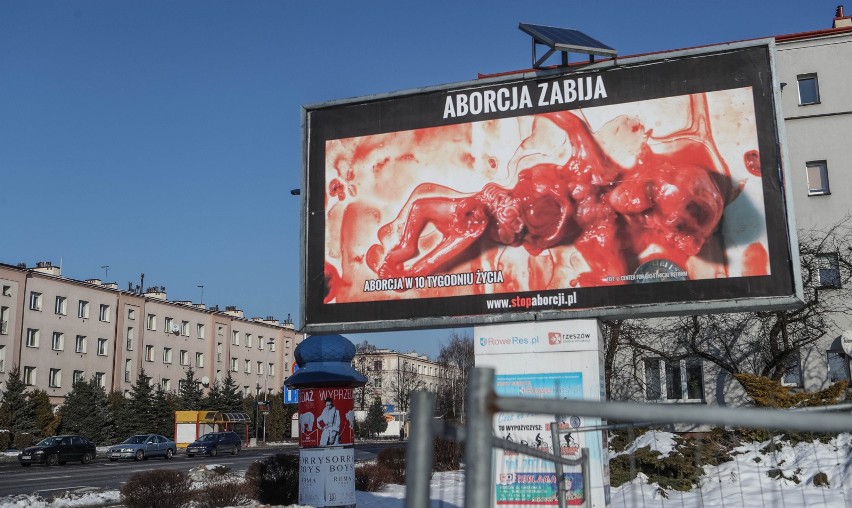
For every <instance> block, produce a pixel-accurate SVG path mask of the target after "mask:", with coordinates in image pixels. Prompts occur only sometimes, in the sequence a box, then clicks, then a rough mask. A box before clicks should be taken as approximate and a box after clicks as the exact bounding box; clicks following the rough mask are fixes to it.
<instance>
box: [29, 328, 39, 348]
mask: <svg viewBox="0 0 852 508" xmlns="http://www.w3.org/2000/svg"><path fill="white" fill-rule="evenodd" d="M38 339H39V331H38V329H37V328H27V347H38Z"/></svg>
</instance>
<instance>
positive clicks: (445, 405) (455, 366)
mask: <svg viewBox="0 0 852 508" xmlns="http://www.w3.org/2000/svg"><path fill="white" fill-rule="evenodd" d="M438 364H439V365H440V366H441V371H442V378H441V384H440V387H439V389H438V397H437V399H438V400H437V405H438V409H439V410H440V411H441V412H442V413H443V414H444V417H446V418H447V419H450V420H458V421H459V422H461V423H464V401H465V395H466V394H467V380H468V375H469V374H470V371H471V370H472V369H473V367H474V352H473V336H472V335H470V334H463V335H460V334H458V333H455V332H454V333H453V334H452V335H450V341H449V342H448V343H447V344H441V351H440V353H438Z"/></svg>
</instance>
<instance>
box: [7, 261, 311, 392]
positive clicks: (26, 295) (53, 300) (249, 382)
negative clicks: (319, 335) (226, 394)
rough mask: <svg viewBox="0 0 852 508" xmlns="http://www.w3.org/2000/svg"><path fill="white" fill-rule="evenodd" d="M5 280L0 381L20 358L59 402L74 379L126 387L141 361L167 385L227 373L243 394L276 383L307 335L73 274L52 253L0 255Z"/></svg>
mask: <svg viewBox="0 0 852 508" xmlns="http://www.w3.org/2000/svg"><path fill="white" fill-rule="evenodd" d="M0 290H2V292H0V383H2V382H4V381H5V378H6V376H7V375H8V371H9V369H10V368H11V367H12V366H14V365H17V366H19V368H20V372H21V377H22V379H23V380H24V382H25V383H26V384H28V385H31V386H34V387H38V388H40V389H44V390H45V391H47V393H48V395H50V397H51V401H52V402H53V403H55V404H59V403H61V402H62V401H63V400H64V397H65V395H66V394H67V393H68V392H69V391H70V390H71V387H72V385H73V383H74V381H75V380H77V379H89V378H92V377H94V379H96V380H97V382H98V383H99V384H100V385H101V386H102V387H103V388H104V389H105V390H107V391H128V390H130V388H131V386H132V385H133V383H134V382H135V381H136V378H137V376H138V374H139V372H140V371H141V370H142V369H144V370H145V373H146V374H147V375H148V376H151V378H152V382H155V383H158V384H159V385H160V386H162V387H163V388H164V389H165V390H169V391H172V390H177V389H178V387H179V383H180V382H181V380H182V379H183V378H184V377H185V376H186V370H187V369H188V368H190V367H191V368H193V369H194V370H195V377H196V379H197V380H198V381H199V382H200V383H201V384H202V385H203V386H204V387H209V386H210V384H211V383H212V382H213V381H214V380H217V379H218V380H221V379H223V378H224V377H225V376H227V374H228V373H230V374H231V377H232V378H233V379H234V381H235V382H236V385H237V386H238V387H239V388H240V390H241V391H242V392H243V393H244V394H245V395H251V396H254V395H256V394H258V393H264V392H266V393H272V392H277V391H278V390H280V389H281V386H282V385H283V381H284V379H285V378H286V377H287V375H288V373H289V372H290V368H291V366H292V363H293V361H294V359H293V351H294V350H295V347H296V345H297V344H298V342H300V341H301V339H302V335H301V334H297V333H296V332H295V329H294V327H293V325H292V323H290V322H284V323H281V322H279V321H278V320H276V319H274V318H272V317H267V318H251V319H248V318H246V317H245V315H244V313H243V311H241V310H238V309H237V308H236V307H227V308H226V309H225V310H224V311H220V310H219V309H218V308H205V306H204V305H202V304H195V303H192V302H188V301H169V300H168V299H167V295H166V292H165V288H160V287H155V288H150V289H148V290H146V291H125V290H120V289H119V288H118V286H117V285H116V284H114V283H104V282H102V281H101V280H98V279H89V280H85V281H80V280H74V279H69V278H65V277H62V275H61V273H60V269H59V267H56V266H53V265H52V264H51V263H49V262H41V263H38V264H37V265H36V266H35V267H34V268H27V267H26V266H23V265H17V266H12V265H6V264H0Z"/></svg>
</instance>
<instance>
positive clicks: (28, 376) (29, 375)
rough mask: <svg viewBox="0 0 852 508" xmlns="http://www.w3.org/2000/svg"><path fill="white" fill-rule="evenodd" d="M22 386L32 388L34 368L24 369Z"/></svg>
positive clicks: (34, 375) (34, 382)
mask: <svg viewBox="0 0 852 508" xmlns="http://www.w3.org/2000/svg"><path fill="white" fill-rule="evenodd" d="M23 381H24V384H25V385H27V386H33V385H34V384H36V368H35V367H24V378H23Z"/></svg>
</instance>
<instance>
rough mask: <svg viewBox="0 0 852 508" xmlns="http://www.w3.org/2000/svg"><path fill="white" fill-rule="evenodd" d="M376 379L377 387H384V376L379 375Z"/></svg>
mask: <svg viewBox="0 0 852 508" xmlns="http://www.w3.org/2000/svg"><path fill="white" fill-rule="evenodd" d="M374 381H375V382H374V384H375V386H376V388H381V387H382V378H380V377H377V378H376V379H375V380H374Z"/></svg>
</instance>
